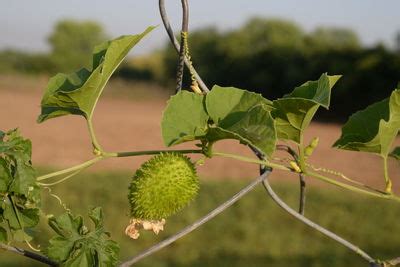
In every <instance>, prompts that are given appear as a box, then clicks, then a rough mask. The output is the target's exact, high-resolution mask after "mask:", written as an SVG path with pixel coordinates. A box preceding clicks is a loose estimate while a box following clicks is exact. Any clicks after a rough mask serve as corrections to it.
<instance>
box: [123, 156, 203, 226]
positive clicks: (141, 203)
mask: <svg viewBox="0 0 400 267" xmlns="http://www.w3.org/2000/svg"><path fill="white" fill-rule="evenodd" d="M198 189H199V180H198V177H197V174H196V169H195V166H194V165H193V163H192V162H191V161H190V159H189V158H188V157H186V156H184V155H182V154H178V153H165V154H161V155H157V156H155V157H153V158H151V159H150V160H149V161H147V162H145V163H144V164H143V165H142V166H141V167H140V168H139V169H138V170H137V171H136V173H135V175H134V176H133V178H132V181H131V184H130V187H129V195H128V198H129V202H130V204H131V216H132V217H133V218H136V219H144V220H160V219H165V218H167V217H169V216H171V215H172V214H174V213H176V212H177V211H179V210H181V209H182V208H183V207H185V206H186V205H187V204H188V203H189V202H190V201H192V200H193V198H194V197H195V196H196V195H197V192H198Z"/></svg>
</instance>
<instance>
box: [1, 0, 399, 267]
mask: <svg viewBox="0 0 400 267" xmlns="http://www.w3.org/2000/svg"><path fill="white" fill-rule="evenodd" d="M167 2H168V3H167V10H168V11H169V14H170V18H171V23H172V25H175V27H177V26H179V25H180V17H181V13H180V11H181V7H180V1H167ZM0 4H1V9H0V36H1V38H0V107H1V112H0V122H1V124H0V129H1V130H8V129H12V128H15V127H19V128H20V129H21V132H22V134H23V135H24V136H25V137H27V138H30V139H31V140H32V142H33V161H34V164H35V166H37V168H38V172H39V173H45V172H49V171H51V170H56V169H60V168H65V167H69V166H72V165H75V164H79V163H80V162H82V161H84V160H87V159H89V158H91V144H90V140H89V136H88V134H87V131H86V125H85V122H84V120H83V119H82V118H79V117H75V116H70V117H63V118H59V119H55V120H50V121H48V122H46V123H44V124H43V125H38V124H36V123H35V120H36V117H37V116H38V115H39V113H40V99H41V96H42V93H43V91H44V89H45V88H46V83H47V81H48V79H49V78H50V77H51V76H52V75H55V74H56V73H58V72H67V73H68V72H72V71H74V70H76V69H77V68H80V67H82V66H86V67H90V65H91V51H92V49H93V47H94V46H95V45H97V44H99V43H101V42H103V41H105V40H107V39H111V38H116V37H118V36H119V35H122V34H137V33H140V32H142V31H143V30H144V29H145V28H146V27H147V26H150V25H159V27H158V28H157V29H156V30H155V31H154V32H153V33H151V34H150V35H149V36H147V37H146V38H145V40H143V41H142V42H141V43H140V44H139V45H138V46H137V47H135V48H134V49H133V51H132V52H131V53H130V54H129V57H128V58H127V59H126V60H125V61H124V62H123V64H122V65H121V67H120V68H119V69H118V70H117V72H116V73H115V74H114V76H113V78H112V80H111V81H110V83H109V85H108V86H107V88H106V90H105V92H104V96H103V97H102V98H101V100H100V102H99V104H98V107H97V110H96V115H95V118H94V123H95V128H96V132H97V133H98V138H99V141H100V143H102V145H103V147H104V148H105V149H106V150H108V151H126V150H144V149H159V148H164V145H163V144H162V141H161V133H160V126H159V124H160V119H161V116H162V110H163V109H164V107H165V103H166V101H167V99H168V98H169V96H170V95H171V94H172V93H173V90H174V88H175V85H174V82H175V81H174V77H175V70H176V63H177V56H176V53H175V51H174V50H173V49H172V46H171V45H170V44H169V42H168V41H167V38H166V33H165V31H164V29H163V27H162V22H161V20H160V18H159V15H158V6H157V1H128V0H121V1H113V2H111V1H96V2H89V1H86V2H82V1H78V0H70V1H62V2H59V1H50V0H40V1H28V0H24V1H5V0H0ZM190 7H191V8H190V12H191V13H190V35H189V46H190V51H191V55H192V60H193V63H194V66H195V67H196V69H197V70H198V72H199V73H200V75H201V76H202V77H203V79H204V81H205V82H206V83H207V84H208V85H209V86H210V87H211V86H212V85H214V84H218V85H221V86H235V87H238V88H242V89H247V90H250V91H254V92H258V93H261V94H263V95H264V96H265V97H267V98H269V99H275V98H278V97H281V96H283V95H284V94H286V93H288V92H290V91H292V90H293V88H294V87H295V86H298V85H300V84H302V83H304V82H306V81H308V80H316V79H318V77H319V76H320V75H321V74H322V73H324V72H328V73H329V74H342V75H343V78H342V79H341V80H340V82H339V83H338V84H337V86H335V88H334V89H333V92H332V101H331V109H330V110H329V111H325V110H320V111H319V113H318V114H317V120H316V122H315V123H313V124H312V125H311V127H310V129H309V131H308V133H307V139H308V140H310V139H311V138H312V137H314V136H320V139H321V143H320V146H319V147H318V149H317V151H316V152H315V156H314V157H313V158H312V159H311V161H312V163H314V164H315V165H318V166H323V167H327V168H332V169H335V170H338V171H341V172H344V173H346V174H347V175H348V176H351V177H354V178H355V179H358V180H360V181H363V182H365V183H368V184H371V185H373V186H376V187H379V188H382V187H383V183H382V181H383V178H382V175H381V173H382V167H381V164H380V161H379V158H376V157H375V156H374V155H366V154H361V155H359V154H357V153H353V152H343V151H340V152H338V151H336V150H334V149H332V148H330V146H331V145H332V144H333V142H334V141H335V140H336V139H337V138H339V136H340V126H341V124H342V123H344V122H345V121H346V120H347V118H348V116H349V115H351V114H352V113H354V112H355V111H357V110H360V109H363V108H365V107H366V106H368V105H369V104H371V103H373V102H376V101H379V100H381V99H383V98H386V97H388V96H389V95H390V92H391V91H392V90H393V89H394V88H396V85H397V84H398V82H399V81H400V20H399V18H398V10H400V2H398V1H396V0H387V1H385V2H384V3H382V2H378V1H374V0H352V1H344V0H340V1H334V2H333V1H326V0H323V1H318V2H316V1H313V0H304V1H301V4H299V2H298V1H293V0H282V1H265V0H253V1H244V0H239V1H227V0H220V1H211V0H203V1H190ZM185 77H186V80H185V86H186V87H187V86H188V85H189V83H188V82H189V79H188V77H189V75H188V73H186V74H185ZM396 142H397V143H399V141H398V140H397V141H396ZM181 147H182V148H191V147H193V146H191V145H186V146H181ZM218 149H219V150H223V151H227V152H234V153H241V154H244V155H247V156H251V153H250V152H249V151H247V149H246V148H243V147H241V146H240V145H239V144H237V143H236V142H222V143H221V144H219V145H218ZM145 159H146V157H144V158H130V159H123V160H120V159H118V160H109V161H107V162H104V163H103V162H102V163H100V164H98V166H95V167H94V168H93V169H91V170H88V171H86V172H85V173H83V174H81V175H80V176H78V177H76V178H73V179H71V180H69V181H67V182H65V183H63V184H62V185H57V186H55V187H54V188H52V191H53V192H54V193H56V194H57V195H59V196H60V197H61V198H62V199H63V201H64V202H65V203H66V204H67V205H68V207H70V208H71V209H72V210H76V211H79V212H81V213H82V214H85V213H86V211H87V207H89V206H94V205H95V206H98V205H100V206H103V207H104V209H105V215H106V220H107V218H113V219H112V220H109V221H108V222H107V225H108V227H109V229H110V231H111V233H112V235H113V237H115V239H116V240H118V241H119V242H120V243H121V246H122V258H126V257H127V256H129V255H133V254H135V253H138V252H139V251H140V250H142V249H144V248H146V247H148V246H150V245H151V244H153V243H155V242H157V241H159V240H161V239H162V238H164V237H166V236H168V235H169V234H172V233H174V232H175V231H177V230H179V229H180V228H182V227H183V226H184V225H186V224H188V223H190V222H193V221H194V220H196V219H197V218H199V217H200V216H202V215H204V214H206V213H207V212H208V211H209V210H211V209H212V208H213V207H215V206H216V205H217V204H218V203H221V202H222V201H224V200H225V199H227V198H228V197H230V196H231V195H233V194H234V193H235V192H237V191H238V190H239V189H240V188H241V187H242V186H244V185H245V184H246V182H248V181H249V179H251V178H252V177H255V176H256V175H257V167H256V166H252V165H248V164H243V163H237V162H233V161H230V160H221V159H215V160H214V159H213V160H212V161H210V162H206V164H205V165H204V166H199V172H200V175H201V178H202V188H201V192H200V196H199V197H198V199H197V200H196V201H195V202H194V203H193V204H192V205H191V206H190V207H188V208H187V209H185V210H184V211H183V212H182V213H180V214H178V215H176V216H174V217H173V218H172V219H171V220H170V221H168V223H167V227H166V231H165V232H163V233H162V234H160V235H159V236H156V237H154V236H152V235H150V234H149V235H146V234H145V235H144V236H143V238H142V239H139V240H138V241H131V240H129V239H128V238H127V237H124V235H123V230H124V227H125V226H126V225H127V223H128V221H129V217H128V215H127V214H128V211H129V207H128V204H127V201H126V200H125V198H126V194H127V189H126V188H127V186H128V184H129V180H130V177H131V176H132V175H133V172H134V170H135V169H136V168H137V167H139V166H140V164H141V163H142V162H143V161H144V160H145ZM195 159H196V158H195ZM390 169H391V174H392V176H393V177H394V182H395V183H396V180H397V181H398V179H396V178H398V173H399V166H398V164H396V163H395V162H391V164H390ZM396 175H397V177H395V176H396ZM272 180H273V184H274V185H275V186H276V188H277V190H278V191H279V192H280V193H281V194H282V196H283V197H284V198H285V200H287V201H288V202H289V203H290V204H291V205H292V206H293V207H296V206H297V198H298V188H297V187H298V181H297V177H294V176H289V175H287V174H283V173H280V172H276V173H274V174H273V177H272ZM308 182H309V183H310V184H311V186H310V187H309V189H308V191H309V197H308V204H307V208H306V215H307V216H309V217H310V218H312V219H314V220H316V221H317V222H319V223H321V224H322V225H323V226H325V227H327V228H329V229H331V230H334V231H336V232H337V233H339V234H340V235H342V236H343V237H345V238H348V239H349V240H351V241H353V242H354V243H356V244H358V245H359V246H360V247H362V248H363V249H365V250H367V251H368V252H370V253H371V254H372V255H373V256H375V257H379V258H384V259H385V258H390V257H395V256H399V255H398V254H399V251H400V240H399V238H397V237H396V235H394V234H393V233H396V232H397V231H399V230H400V226H399V224H397V223H395V222H396V220H397V219H398V218H399V215H400V207H399V205H398V204H392V203H388V202H385V201H379V200H376V199H369V198H364V197H360V196H358V195H354V194H350V193H347V192H343V191H342V190H339V189H336V188H332V187H328V186H325V185H322V184H320V183H318V182H315V181H308ZM399 184H400V183H399V182H397V183H396V185H395V190H397V191H398V189H399ZM43 197H44V198H45V201H44V208H45V210H47V211H48V213H49V214H50V213H54V214H58V213H60V212H62V208H61V207H60V205H59V204H58V202H57V201H56V200H55V199H54V198H52V197H51V196H50V194H49V193H47V192H44V193H43ZM50 234H51V233H50V232H49V231H48V230H46V229H45V227H44V224H43V227H42V230H40V231H39V232H38V233H37V235H38V238H39V239H38V242H37V243H38V244H39V243H40V242H44V240H46V238H45V237H47V236H48V235H50ZM44 245H45V243H44V244H43V245H42V246H44ZM363 264H364V263H363V262H362V261H361V260H360V259H358V257H357V256H355V255H353V254H352V253H351V252H348V251H347V250H345V249H344V248H342V247H341V246H340V245H337V244H336V243H334V242H332V241H330V240H328V239H326V238H325V237H323V236H321V235H319V234H318V233H315V232H313V231H311V230H310V229H308V228H307V227H305V226H303V225H302V224H300V223H298V222H297V221H294V220H293V219H292V218H290V217H289V216H287V215H285V214H284V213H283V212H282V211H280V210H279V209H278V208H277V207H275V206H274V204H273V203H272V201H271V200H269V199H268V198H267V197H266V195H265V193H264V192H263V189H262V188H259V189H258V190H256V191H255V192H253V193H251V194H249V195H248V196H246V197H245V198H244V199H243V200H242V201H240V202H239V203H237V204H236V205H234V207H232V208H231V209H230V210H228V211H227V212H226V213H224V214H223V215H221V216H219V217H217V219H215V220H214V221H212V222H210V223H209V224H207V225H204V226H202V227H201V228H200V229H199V230H197V231H196V232H194V233H193V234H192V235H189V236H188V237H185V238H183V239H182V240H179V241H178V242H176V243H175V244H173V245H171V246H170V247H168V248H166V249H164V250H163V251H162V252H160V253H157V254H156V255H154V256H153V257H150V258H149V259H146V260H144V261H143V262H141V263H140V264H138V266H160V267H161V266H162V267H164V266H365V264H364V265H363ZM0 265H1V266H34V265H33V263H32V262H30V261H24V260H21V259H19V258H18V257H14V256H12V255H10V254H7V253H5V252H1V253H0Z"/></svg>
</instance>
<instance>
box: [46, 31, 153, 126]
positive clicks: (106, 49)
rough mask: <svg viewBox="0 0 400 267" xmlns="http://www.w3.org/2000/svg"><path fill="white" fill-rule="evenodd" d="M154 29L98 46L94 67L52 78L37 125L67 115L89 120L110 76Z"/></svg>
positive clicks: (95, 52)
mask: <svg viewBox="0 0 400 267" xmlns="http://www.w3.org/2000/svg"><path fill="white" fill-rule="evenodd" d="M152 29H153V28H152V27H150V28H148V29H147V30H146V31H144V32H143V33H142V34H139V35H128V36H122V37H119V38H117V39H114V40H112V41H109V42H105V43H103V44H101V45H98V46H96V48H95V49H94V51H93V66H92V69H91V70H90V71H89V70H87V69H85V68H83V69H80V70H79V71H77V72H75V73H72V74H69V75H66V74H58V75H56V76H55V77H53V78H51V79H50V81H49V84H48V86H47V89H46V92H45V94H44V96H43V99H42V103H41V106H42V112H41V115H40V116H39V118H38V122H43V121H45V120H47V119H51V118H54V117H59V116H63V115H68V114H75V115H82V116H84V117H85V118H86V119H90V118H91V116H92V114H93V111H94V108H95V106H96V103H97V101H98V99H99V97H100V95H101V93H102V91H103V89H104V86H105V85H106V83H107V81H108V80H109V79H110V77H111V75H112V74H113V72H114V71H115V69H116V68H117V67H118V66H119V64H121V62H122V60H123V59H124V58H125V56H126V55H127V54H128V52H129V51H130V49H131V48H132V47H133V46H135V45H136V44H137V43H138V42H139V41H140V40H141V39H142V38H143V37H144V36H145V35H146V34H147V33H149V32H150V31H151V30H152Z"/></svg>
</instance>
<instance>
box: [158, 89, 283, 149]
mask: <svg viewBox="0 0 400 267" xmlns="http://www.w3.org/2000/svg"><path fill="white" fill-rule="evenodd" d="M204 100H205V101H204ZM271 109H272V102H271V101H269V100H267V99H265V98H263V97H262V96H261V95H260V94H255V93H251V92H248V91H245V90H241V89H237V88H233V87H219V86H214V87H213V89H212V90H211V92H210V93H209V94H207V95H206V96H203V95H198V94H194V93H190V92H187V91H182V92H180V93H178V94H177V95H175V96H173V97H171V100H170V101H169V103H168V106H167V108H166V110H165V111H164V116H163V120H162V132H163V137H164V142H165V144H166V145H167V146H171V145H175V144H179V143H182V142H186V141H192V140H196V139H201V140H205V141H208V142H215V141H218V140H222V139H237V140H239V141H240V142H241V143H244V144H248V145H253V146H254V147H256V148H258V149H259V150H261V151H262V152H264V153H265V154H266V155H271V154H272V152H273V151H274V149H275V142H276V132H275V125H274V120H273V118H272V116H271V114H270V110H271Z"/></svg>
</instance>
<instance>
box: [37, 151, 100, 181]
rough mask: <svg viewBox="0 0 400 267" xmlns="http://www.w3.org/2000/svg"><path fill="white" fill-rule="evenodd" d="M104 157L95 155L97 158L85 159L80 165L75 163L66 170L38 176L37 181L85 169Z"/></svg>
mask: <svg viewBox="0 0 400 267" xmlns="http://www.w3.org/2000/svg"><path fill="white" fill-rule="evenodd" d="M103 159H105V157H103V156H99V157H95V158H93V159H91V160H88V161H85V162H83V163H81V164H79V165H75V166H73V167H70V168H67V169H64V170H60V171H56V172H52V173H49V174H46V175H42V176H39V177H37V178H36V181H43V180H46V179H50V178H53V177H55V176H60V175H63V174H68V173H70V172H74V171H77V170H82V169H85V168H88V167H90V166H92V165H93V164H95V163H96V162H98V161H101V160H103Z"/></svg>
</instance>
